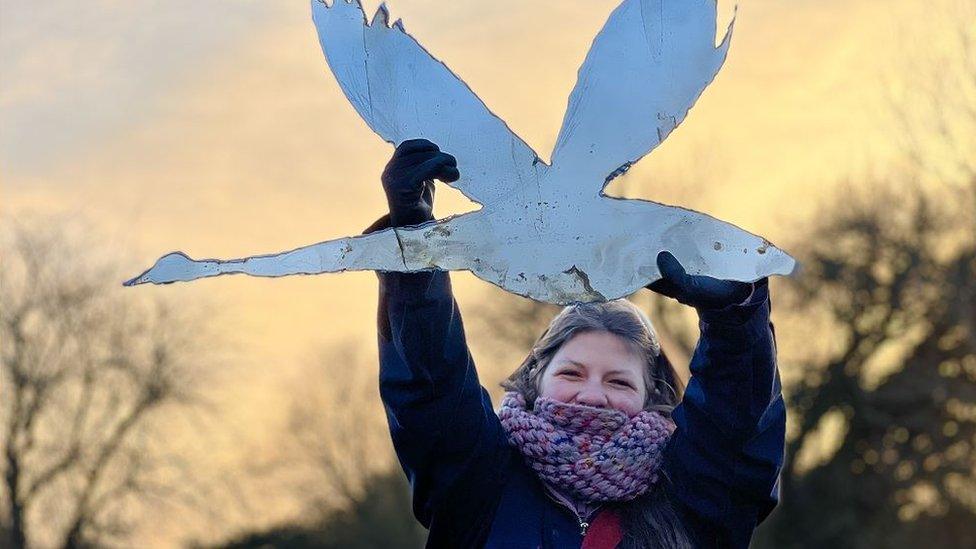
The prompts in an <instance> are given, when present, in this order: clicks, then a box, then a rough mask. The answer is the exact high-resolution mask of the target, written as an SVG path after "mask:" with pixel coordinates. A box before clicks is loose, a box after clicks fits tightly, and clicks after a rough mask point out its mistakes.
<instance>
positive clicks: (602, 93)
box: [126, 0, 794, 304]
mask: <svg viewBox="0 0 976 549" xmlns="http://www.w3.org/2000/svg"><path fill="white" fill-rule="evenodd" d="M312 10H313V18H314V21H315V25H316V27H317V29H318V32H319V39H320V41H321V44H322V50H323V52H324V53H325V57H326V59H327V60H328V63H329V66H330V67H331V69H332V72H333V73H334V74H335V76H336V78H337V79H338V81H339V84H340V86H341V87H342V90H343V92H344V93H345V94H346V97H347V98H348V99H349V101H350V103H352V105H353V107H355V109H356V111H357V112H358V113H359V114H360V116H362V118H363V120H365V121H366V123H367V124H369V126H370V128H372V129H373V131H375V132H376V133H377V134H379V135H380V137H382V138H383V139H384V140H386V141H388V142H390V143H393V144H398V143H400V142H402V141H404V140H407V139H414V138H426V139H429V140H431V141H433V142H434V143H437V144H438V145H439V146H440V148H441V150H444V151H446V152H449V153H451V154H453V155H454V156H455V157H456V158H457V159H458V169H459V171H460V172H461V178H460V179H459V180H458V181H456V182H454V183H451V185H452V186H454V187H455V188H457V189H458V190H460V191H461V192H462V193H464V194H465V195H466V196H467V197H469V198H470V199H472V200H474V201H476V202H478V203H480V204H481V205H482V208H481V209H480V210H477V211H474V212H470V213H465V214H462V215H458V216H453V217H449V218H445V219H441V220H437V221H434V222H430V223H426V224H424V225H420V226H417V227H409V228H397V229H387V230H384V231H381V232H377V233H373V234H370V235H364V236H357V237H349V238H340V239H336V240H331V241H327V242H322V243H319V244H314V245H311V246H306V247H303V248H298V249H296V250H292V251H289V252H284V253H279V254H273V255H265V256H254V257H249V258H243V259H234V260H216V259H210V260H199V261H197V260H192V259H190V258H188V257H186V256H185V255H184V254H182V253H172V254H168V255H166V256H164V257H162V258H160V260H159V261H157V263H156V265H154V266H153V268H151V269H149V270H148V271H146V272H145V273H143V274H142V275H140V276H138V277H135V278H134V279H132V280H130V281H128V282H126V284H127V285H132V284H142V283H146V282H153V283H157V284H158V283H168V282H174V281H187V280H194V279H197V278H202V277H208V276H217V275H220V274H228V273H246V274H250V275H254V276H286V275H292V274H317V273H325V272H337V271H345V270H368V269H372V270H385V271H417V270H424V269H432V268H436V269H445V270H469V271H471V272H472V273H474V274H475V275H476V276H478V277H479V278H481V279H483V280H486V281H488V282H491V283H493V284H497V285H498V286H500V287H502V288H504V289H506V290H508V291H510V292H513V293H516V294H520V295H523V296H527V297H531V298H533V299H536V300H539V301H546V302H549V303H557V304H566V303H570V302H573V301H595V300H607V299H615V298H618V297H622V296H625V295H628V294H630V293H632V292H634V291H636V290H637V289H639V288H641V287H642V286H645V285H646V284H648V283H650V282H652V281H654V280H657V279H658V278H660V273H659V272H658V269H657V266H656V263H655V258H656V257H657V254H658V252H660V251H662V250H669V251H670V252H672V253H673V254H674V255H675V257H677V258H678V260H679V261H680V262H681V263H682V265H683V266H684V267H685V268H686V269H687V270H688V272H689V273H692V274H705V275H709V276H713V277H717V278H724V279H732V280H741V281H754V280H757V279H759V278H761V277H764V276H769V275H774V274H780V275H786V274H789V273H791V272H792V271H793V268H794V261H793V259H792V258H791V257H790V256H789V255H787V254H786V253H785V252H783V251H782V250H780V249H778V248H776V247H775V246H773V245H771V244H770V243H769V242H768V241H766V240H765V239H763V238H761V237H759V236H756V235H753V234H750V233H748V232H746V231H744V230H742V229H739V228H738V227H735V226H733V225H731V224H729V223H725V222H723V221H720V220H718V219H715V218H712V217H710V216H708V215H705V214H701V213H698V212H694V211H691V210H687V209H683V208H678V207H672V206H665V205H662V204H658V203H655V202H650V201H645V200H630V199H619V198H613V197H609V196H606V195H605V194H604V193H603V188H604V187H605V186H606V184H607V183H608V182H609V181H610V180H611V179H612V178H613V177H616V176H618V175H620V174H622V173H624V172H626V170H627V169H628V168H629V167H630V166H631V165H632V164H633V163H634V162H636V161H637V160H639V159H640V158H641V157H642V156H644V155H646V154H647V153H648V152H650V151H651V150H652V149H654V147H656V146H657V145H658V144H660V143H661V142H662V141H663V140H664V139H665V138H666V137H667V136H668V134H670V132H671V131H672V130H673V129H674V128H675V127H676V126H677V125H678V124H680V123H681V121H682V120H683V119H684V117H685V116H686V115H687V113H688V110H689V109H690V108H691V106H692V105H693V104H694V103H695V101H696V100H697V99H698V97H699V95H701V93H702V91H703V90H704V89H705V87H706V86H707V85H708V84H709V83H710V82H711V81H712V79H713V78H714V76H715V74H716V73H717V72H718V70H719V68H721V66H722V63H723V62H724V60H725V55H726V52H727V51H728V47H729V40H730V37H731V26H730V28H729V30H728V31H727V32H726V33H725V37H724V39H723V40H722V42H721V43H720V45H719V46H718V47H717V48H716V47H715V31H716V8H715V0H625V1H624V2H622V3H621V4H620V6H618V7H617V9H615V10H614V12H613V13H612V14H611V15H610V18H609V19H608V21H607V23H606V25H605V26H604V27H603V29H602V30H601V31H600V33H599V34H598V35H597V37H596V39H595V40H594V42H593V45H592V47H591V48H590V52H589V53H588V54H587V57H586V60H585V61H584V63H583V66H582V67H581V68H580V71H579V78H578V81H577V83H576V87H575V88H574V89H573V92H572V94H571V95H570V99H569V106H568V108H567V110H566V115H565V117H564V120H563V125H562V128H561V130H560V132H559V137H558V139H557V142H556V146H555V148H554V151H553V156H552V164H551V165H547V164H546V163H545V162H543V161H542V160H540V159H539V157H538V155H536V153H535V152H534V151H532V149H531V148H530V147H529V146H528V145H526V144H525V142H524V141H522V140H521V139H520V138H519V137H518V136H516V135H515V134H514V133H513V132H512V131H511V130H510V129H509V128H508V126H506V125H505V123H504V122H503V121H502V120H501V119H499V118H498V117H497V116H495V115H494V114H492V113H491V111H489V110H488V108H487V107H486V106H485V105H484V103H482V102H481V100H480V99H479V98H478V97H477V96H476V95H475V94H474V93H473V92H472V91H471V90H470V89H469V88H468V87H467V85H465V84H464V82H462V81H461V80H460V79H459V78H458V77H457V76H455V75H454V74H453V73H452V72H451V71H450V70H449V69H448V68H447V67H446V66H444V65H443V64H442V63H440V62H439V61H437V60H436V59H434V58H433V57H432V56H431V55H430V54H429V53H427V51H426V50H424V48H423V47H421V46H420V45H419V44H418V43H417V41H416V40H414V39H413V37H411V36H410V35H409V34H407V33H406V32H405V31H404V29H403V25H402V24H401V23H400V21H397V22H396V23H394V24H393V25H390V24H389V22H388V14H387V12H386V9H385V8H384V7H381V8H380V9H379V10H378V11H377V13H376V14H375V15H374V16H373V18H372V21H371V22H367V20H366V17H365V14H364V13H363V11H362V8H361V6H360V5H359V3H358V2H355V3H348V2H346V1H344V0H334V4H333V5H331V6H327V5H326V4H324V3H323V2H321V1H319V0H313V2H312Z"/></svg>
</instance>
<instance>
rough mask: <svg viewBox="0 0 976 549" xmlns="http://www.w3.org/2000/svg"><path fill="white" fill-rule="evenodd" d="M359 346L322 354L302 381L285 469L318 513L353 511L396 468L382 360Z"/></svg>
mask: <svg viewBox="0 0 976 549" xmlns="http://www.w3.org/2000/svg"><path fill="white" fill-rule="evenodd" d="M365 355H366V353H365V352H364V350H363V349H362V348H361V347H360V346H358V345H357V344H356V343H355V342H353V341H344V342H340V343H338V344H335V345H334V346H330V347H327V348H324V349H321V350H320V351H319V352H318V353H317V356H316V358H315V359H313V360H311V361H310V362H309V366H308V367H307V368H305V369H304V370H303V372H302V375H301V379H300V380H297V381H296V383H295V385H296V389H295V390H294V392H293V394H294V395H295V396H296V398H295V400H294V402H293V403H292V404H291V407H290V410H289V415H288V426H287V429H286V431H285V433H284V435H285V436H284V441H283V443H282V446H281V449H282V456H281V463H282V465H284V466H285V467H286V468H287V469H288V470H289V471H290V472H291V474H292V475H294V477H295V480H296V482H297V485H298V486H303V487H304V497H305V498H307V500H308V503H309V504H311V505H312V507H313V508H314V510H315V511H317V512H319V513H321V512H323V511H326V510H329V509H332V508H335V507H349V506H351V505H354V504H356V503H357V502H358V501H359V500H360V498H362V497H363V496H364V493H365V489H366V483H367V482H368V481H369V480H370V479H371V478H372V477H373V476H374V475H376V474H379V473H382V472H386V471H389V470H391V469H393V468H394V467H395V466H396V462H395V459H394V454H393V444H392V442H391V441H390V433H389V429H388V427H387V424H386V417H385V415H384V412H383V405H382V402H381V401H380V396H379V387H378V381H377V377H378V374H377V366H376V359H375V358H373V359H367V358H366V356H365Z"/></svg>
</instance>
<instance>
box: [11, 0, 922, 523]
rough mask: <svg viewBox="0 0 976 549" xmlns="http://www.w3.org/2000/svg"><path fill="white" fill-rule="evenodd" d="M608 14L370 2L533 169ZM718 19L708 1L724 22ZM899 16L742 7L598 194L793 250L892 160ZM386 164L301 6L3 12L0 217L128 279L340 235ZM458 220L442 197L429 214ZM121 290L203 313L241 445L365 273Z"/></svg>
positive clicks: (364, 284)
mask: <svg viewBox="0 0 976 549" xmlns="http://www.w3.org/2000/svg"><path fill="white" fill-rule="evenodd" d="M377 4H378V2H372V1H370V2H366V6H367V10H368V11H372V9H375V7H376V5H377ZM616 4H617V2H616V1H615V0H586V1H582V0H559V1H536V2H524V1H518V0H494V1H490V2H475V1H462V0H453V1H451V2H443V1H435V0H390V2H389V7H390V11H391V12H392V16H393V18H394V19H395V18H397V17H402V18H403V20H404V24H405V27H406V29H407V32H409V33H411V34H412V35H413V36H415V37H416V38H417V39H418V40H419V41H420V42H421V43H422V44H423V45H424V46H425V47H426V48H427V49H428V51H430V52H431V53H432V54H433V55H434V56H435V57H437V58H439V59H441V60H442V61H444V62H445V63H446V64H447V65H448V66H449V67H451V68H452V69H453V70H454V72H455V73H456V74H458V75H459V76H460V77H461V78H462V79H464V80H465V81H466V82H467V83H468V84H469V85H470V87H471V88H472V89H473V90H474V91H475V92H476V93H478V94H479V96H480V97H481V98H482V99H483V100H484V101H485V103H486V104H487V105H488V107H489V108H490V109H492V110H493V112H495V113H496V114H498V115H499V116H500V117H501V118H502V119H504V120H505V121H506V122H507V123H508V124H509V126H510V127H512V128H513V129H514V130H515V132H516V133H518V134H519V135H520V136H521V137H522V138H523V139H525V140H526V141H527V142H528V143H529V144H530V146H532V147H533V148H534V149H535V150H536V151H538V152H540V154H542V155H543V156H544V157H546V158H548V156H549V152H548V151H550V150H551V147H552V145H553V143H554V141H555V137H556V134H557V132H558V128H559V124H560V121H561V119H562V115H563V110H564V108H565V106H566V98H567V97H568V94H569V92H570V90H571V89H572V86H573V84H574V82H575V77H576V70H577V69H578V67H579V64H580V63H581V62H582V59H583V57H584V56H585V53H586V51H587V48H588V47H589V45H590V42H591V41H592V39H593V36H594V35H595V33H596V32H597V31H598V30H599V28H600V27H601V26H602V24H603V21H604V20H605V18H606V16H607V15H608V14H609V13H610V11H611V10H612V9H613V7H615V5H616ZM733 7H734V6H733V4H732V3H731V2H725V1H722V2H720V3H719V17H720V21H719V25H718V26H719V28H720V29H724V28H725V23H726V22H727V21H728V20H729V18H730V17H731V16H732V12H733ZM917 10H918V8H917V7H913V6H912V2H911V1H909V0H887V1H882V0H843V1H842V0H817V1H814V0H743V1H742V2H741V3H740V4H739V5H738V10H737V19H736V26H735V33H734V36H733V39H732V47H731V50H730V53H729V57H728V60H727V62H726V64H725V67H724V68H723V70H722V71H721V72H720V73H719V75H718V77H717V78H716V80H715V82H714V83H713V84H712V85H711V86H710V87H709V88H708V89H707V90H706V91H705V93H704V94H703V96H702V98H701V99H700V100H699V102H698V104H697V105H696V106H695V107H694V108H693V109H692V110H691V112H690V114H689V116H688V117H687V119H686V121H685V122H684V123H683V125H682V126H680V127H679V128H678V129H677V130H676V131H675V132H674V133H673V134H672V135H671V136H670V137H669V138H668V140H667V141H666V142H665V143H664V144H663V145H662V146H661V147H659V148H658V149H657V150H655V151H654V152H653V153H652V154H651V155H650V156H649V157H647V158H645V159H644V160H642V161H641V162H640V163H639V164H638V165H637V166H636V167H635V168H634V169H632V170H631V171H630V172H629V173H628V174H627V175H626V176H624V177H621V178H618V180H617V181H615V182H614V184H613V185H612V186H611V187H610V188H609V189H608V192H609V193H610V194H614V193H622V194H626V195H627V196H636V197H641V198H647V199H651V200H658V201H661V202H665V203H671V204H678V205H682V206H685V207H691V208H694V209H699V210H702V211H705V212H707V213H709V214H712V215H715V216H718V217H720V218H722V219H725V220H727V221H730V222H733V223H735V224H737V225H739V226H741V227H743V228H745V229H747V230H749V231H751V232H756V233H759V234H762V235H763V236H765V237H767V238H769V239H770V240H772V241H773V242H775V243H777V244H781V245H782V244H787V243H793V242H794V241H795V240H796V238H795V236H794V231H795V230H796V227H797V226H798V223H800V222H802V220H803V219H805V218H807V217H808V216H810V215H812V213H813V212H814V211H815V206H816V204H818V201H821V200H823V199H825V198H827V197H828V196H829V195H830V193H831V192H832V189H833V188H834V186H835V185H836V184H837V183H838V182H841V181H843V180H845V179H847V178H850V177H857V176H859V175H861V174H864V173H869V172H872V171H875V170H884V169H885V168H886V166H888V165H889V164H890V163H891V162H893V161H894V159H896V158H897V143H898V141H897V139H896V137H897V136H893V135H892V130H891V124H890V120H888V115H887V112H886V110H885V103H884V98H885V97H886V89H887V86H890V85H891V84H890V83H891V82H892V81H893V80H897V79H898V78H901V77H902V76H903V74H904V73H903V71H904V69H903V68H902V65H901V63H900V62H901V60H902V57H903V55H902V52H904V51H906V49H910V48H913V47H918V44H919V43H918V42H913V41H912V39H911V36H912V33H913V32H916V31H918V30H919V28H918V27H919V25H917V23H918V22H919V21H924V19H919V12H918V11H917ZM921 27H922V28H923V29H922V30H924V27H925V25H921ZM448 152H449V151H448ZM391 153H392V148H391V147H390V146H389V145H388V144H386V143H384V142H383V141H382V140H381V139H379V137H377V136H376V135H374V134H373V133H372V132H371V131H370V130H369V129H368V128H367V126H366V125H365V124H364V123H363V122H362V120H360V119H359V118H358V116H357V115H356V113H355V112H354V111H353V109H352V107H351V106H350V105H349V104H348V103H347V101H346V100H345V98H344V97H343V95H342V93H341V91H340V90H339V88H338V86H337V84H336V82H335V80H334V78H333V77H332V75H331V73H330V72H329V70H328V67H327V65H326V63H325V60H324V58H323V56H322V53H321V50H320V48H319V45H318V40H317V37H316V34H315V29H314V27H313V25H312V23H311V17H310V10H309V5H308V3H307V2H306V1H288V2H284V1H275V2H271V1H265V2H259V1H254V0H236V1H234V2H228V1H226V0H225V1H216V0H194V1H188V0H169V1H165V2H164V1H150V0H143V1H139V2H131V1H120V0H98V1H90V2H85V3H78V2H68V1H66V0H49V1H46V2H43V3H24V2H14V1H12V0H0V193H2V194H0V197H2V198H0V215H3V216H5V217H20V216H26V215H31V214H50V213H57V214H61V215H66V216H69V217H81V218H84V219H86V220H89V221H90V222H92V224H93V225H94V226H95V227H97V229H98V234H99V235H100V236H101V237H102V238H104V240H105V245H106V247H108V248H109V249H112V250H124V251H125V253H124V254H123V253H120V254H119V257H118V260H119V261H120V262H122V264H123V269H124V270H126V271H127V272H128V273H130V276H133V275H135V274H138V273H139V272H141V271H142V270H144V269H145V268H147V267H149V266H150V265H151V264H152V263H153V262H154V261H155V260H156V258H158V257H159V256H160V255H162V254H164V253H166V252H169V251H173V250H182V251H184V252H186V253H187V254H189V255H190V256H191V257H197V258H199V257H218V258H230V257H240V256H245V255H254V254H258V253H270V252H276V251H282V250H286V249H292V248H295V247H298V246H302V245H305V244H310V243H314V242H319V241H322V240H327V239H331V238H334V237H338V236H344V235H349V234H356V233H359V232H360V231H361V230H362V229H363V228H364V227H366V226H367V225H369V224H370V223H371V222H372V221H373V220H374V219H375V218H377V217H379V216H380V215H382V214H383V213H384V211H385V199H384V197H383V194H382V189H381V187H380V183H379V175H380V173H381V171H382V168H383V166H384V164H385V162H386V161H387V160H388V158H389V156H390V154H391ZM474 207H475V206H474V205H473V204H471V203H469V202H467V201H466V199H465V198H464V197H463V196H461V195H460V193H457V192H456V191H454V190H453V189H450V188H448V187H446V186H440V188H439V189H438V197H437V207H436V208H435V212H436V213H437V215H438V216H443V215H446V214H449V213H454V212H460V211H465V210H468V209H472V208H474ZM786 247H787V249H788V250H789V246H788V245H787V246H786ZM454 280H455V285H456V288H457V295H458V301H459V303H460V305H461V308H462V312H463V311H465V310H470V309H471V308H473V307H474V305H476V304H477V303H479V302H482V301H484V300H485V299H490V298H491V296H492V295H497V292H499V290H497V289H495V288H493V287H491V286H489V285H488V284H486V283H484V282H481V281H479V280H476V279H474V278H473V277H471V276H470V275H468V274H467V273H462V274H456V275H454ZM119 282H121V279H120V280H119ZM118 291H120V292H123V291H125V292H144V293H146V294H147V295H166V296H169V297H175V298H177V299H185V300H187V302H197V303H206V304H207V305H206V306H207V307H209V308H210V309H211V311H210V312H212V313H213V314H212V317H213V318H215V319H217V320H216V322H217V329H218V331H220V332H222V333H223V334H225V335H226V337H227V339H228V340H229V341H233V342H234V351H235V353H236V354H237V356H238V361H237V362H238V364H237V365H236V366H235V372H236V373H235V381H234V382H233V383H232V384H230V385H228V387H227V388H226V391H227V394H228V395H231V397H228V398H227V399H226V402H227V404H226V406H227V410H226V411H227V413H228V414H229V415H230V416H233V417H235V418H237V419H238V420H239V421H240V424H241V425H248V426H249V427H248V429H250V430H251V431H253V433H256V434H255V435H254V436H255V437H256V438H255V440H256V442H255V445H256V446H258V447H260V445H261V444H262V443H261V439H260V437H261V436H262V435H261V433H267V432H272V431H273V430H274V428H275V427H274V426H275V425H276V423H275V422H276V421H280V417H278V416H277V415H276V413H275V411H274V410H276V409H279V408H281V406H283V404H284V403H287V402H288V398H289V395H288V394H287V391H282V390H279V389H277V388H280V386H281V384H280V380H281V379H287V378H293V377H294V376H296V375H300V372H302V371H303V370H302V368H303V364H304V362H306V361H307V360H308V357H309V356H310V354H311V353H313V352H314V350H315V349H318V348H321V347H323V346H326V347H327V346H328V345H331V344H334V343H336V342H340V341H346V340H352V341H355V342H357V343H360V344H362V345H364V346H366V347H367V348H369V349H372V348H371V346H372V345H373V341H374V338H375V328H374V322H375V320H374V319H375V307H376V297H375V296H376V282H375V276H374V275H373V274H372V273H369V272H366V273H343V274H338V275H336V274H333V275H323V276H315V277H291V278H286V279H257V278H247V277H240V276H234V277H218V278H212V279H207V280H201V281H197V282H194V283H192V284H176V285H169V286H164V287H150V286H140V287H136V288H126V289H123V288H121V285H119V289H118ZM472 339H474V340H475V341H473V342H472V344H473V345H477V337H476V336H475V337H473V338H472ZM371 352H375V351H371ZM475 358H476V360H478V358H479V357H478V355H477V354H476V356H475ZM483 358H484V359H485V361H486V362H487V361H490V360H491V357H483ZM514 366H515V365H514V364H513V365H512V367H514ZM271 388H275V389H271ZM226 452H232V449H226ZM160 535H162V534H160ZM160 539H163V538H160Z"/></svg>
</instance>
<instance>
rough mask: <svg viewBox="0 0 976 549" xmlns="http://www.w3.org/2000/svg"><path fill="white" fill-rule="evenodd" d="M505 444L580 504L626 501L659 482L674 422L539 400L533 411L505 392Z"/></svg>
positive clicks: (649, 415) (501, 413)
mask: <svg viewBox="0 0 976 549" xmlns="http://www.w3.org/2000/svg"><path fill="white" fill-rule="evenodd" d="M498 417H499V419H500V420H501V423H502V427H504V429H505V431H506V432H507V433H508V440H509V443H511V444H512V445H513V446H514V447H516V448H518V450H519V451H520V452H521V453H522V455H523V456H524V457H525V459H526V461H527V462H528V464H529V466H530V467H532V469H533V470H534V471H535V472H536V473H537V474H538V475H539V476H540V477H541V478H542V479H543V480H545V481H547V482H549V483H551V484H552V485H553V486H555V487H557V488H558V489H559V490H561V491H563V492H565V493H566V494H567V495H569V496H571V497H573V498H575V499H578V500H580V501H584V502H603V501H627V500H631V499H634V498H636V497H637V496H639V495H641V494H643V493H644V492H646V491H647V489H648V488H649V487H650V486H651V485H652V484H654V483H655V482H657V478H658V477H657V471H658V468H659V467H660V465H661V459H662V451H663V450H664V446H665V445H666V444H667V441H668V438H669V437H670V436H671V433H672V432H674V422H672V421H671V420H670V419H668V418H666V417H665V416H664V415H662V414H660V413H658V412H651V411H647V410H644V411H641V412H639V413H638V414H637V415H635V416H633V417H630V418H628V417H627V414H625V413H624V412H621V411H619V410H613V409H604V408H594V407H592V406H583V405H579V404H567V403H564V402H557V401H555V400H552V399H550V398H545V397H539V398H537V399H536V401H535V409H534V410H532V411H529V410H527V409H526V407H525V398H524V397H522V395H520V394H518V393H515V392H509V393H506V394H505V398H504V399H503V400H502V406H501V409H500V410H499V412H498Z"/></svg>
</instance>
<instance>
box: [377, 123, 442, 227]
mask: <svg viewBox="0 0 976 549" xmlns="http://www.w3.org/2000/svg"><path fill="white" fill-rule="evenodd" d="M458 177H460V174H459V173H458V170H457V160H455V158H454V157H453V156H451V155H449V154H447V153H443V152H441V151H440V149H439V148H437V145H435V144H433V143H431V142H430V141H427V140H426V139H410V140H408V141H404V142H403V143H400V145H399V146H398V147H397V148H396V151H394V152H393V158H391V159H390V162H389V163H387V165H386V169H384V170H383V176H382V178H381V179H382V181H383V190H384V191H386V201H387V203H388V204H389V206H390V219H389V222H390V224H389V226H391V227H404V226H407V225H419V224H420V223H423V222H425V221H430V220H432V219H434V181H433V180H434V179H440V180H441V181H444V182H445V183H450V182H452V181H457V179H458ZM378 222H379V221H378ZM378 222H377V223H378ZM374 225H376V224H375V223H374ZM371 228H373V227H371ZM367 230H369V229H367ZM374 230H375V229H374Z"/></svg>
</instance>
